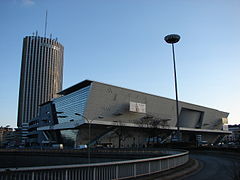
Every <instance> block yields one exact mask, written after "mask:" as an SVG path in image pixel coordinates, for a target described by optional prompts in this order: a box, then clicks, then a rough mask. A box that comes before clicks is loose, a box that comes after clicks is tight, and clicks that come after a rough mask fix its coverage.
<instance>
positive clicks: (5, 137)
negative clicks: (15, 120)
mask: <svg viewBox="0 0 240 180" xmlns="http://www.w3.org/2000/svg"><path fill="white" fill-rule="evenodd" d="M12 132H13V128H10V127H9V126H6V127H2V126H1V127H0V147H6V146H7V145H8V144H9V136H10V134H11V133H12Z"/></svg>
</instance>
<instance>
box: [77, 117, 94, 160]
mask: <svg viewBox="0 0 240 180" xmlns="http://www.w3.org/2000/svg"><path fill="white" fill-rule="evenodd" d="M75 115H77V116H81V117H83V118H84V119H85V120H87V122H88V164H90V162H91V161H90V160H91V157H90V141H91V123H92V122H93V120H90V119H88V118H87V117H85V116H84V115H82V114H80V113H75Z"/></svg>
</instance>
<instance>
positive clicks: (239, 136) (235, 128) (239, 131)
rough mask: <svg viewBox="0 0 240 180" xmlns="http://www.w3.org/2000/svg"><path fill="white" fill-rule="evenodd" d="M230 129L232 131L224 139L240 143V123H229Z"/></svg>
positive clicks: (228, 141) (227, 141)
mask: <svg viewBox="0 0 240 180" xmlns="http://www.w3.org/2000/svg"><path fill="white" fill-rule="evenodd" d="M228 129H229V131H231V132H232V133H231V134H229V135H228V136H226V137H225V138H224V140H223V141H224V142H226V143H234V144H237V145H240V124H235V125H229V126H228Z"/></svg>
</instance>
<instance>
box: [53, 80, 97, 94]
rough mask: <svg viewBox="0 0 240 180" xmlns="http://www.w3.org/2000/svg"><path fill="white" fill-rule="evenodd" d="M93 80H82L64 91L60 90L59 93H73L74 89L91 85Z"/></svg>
mask: <svg viewBox="0 0 240 180" xmlns="http://www.w3.org/2000/svg"><path fill="white" fill-rule="evenodd" d="M92 82H93V81H90V80H84V81H82V82H80V83H78V84H75V85H73V86H71V87H69V88H67V89H64V90H63V91H61V92H59V93H58V94H60V95H67V94H70V93H72V92H74V91H77V90H79V89H81V88H84V87H87V86H89V85H90V84H91V83H92Z"/></svg>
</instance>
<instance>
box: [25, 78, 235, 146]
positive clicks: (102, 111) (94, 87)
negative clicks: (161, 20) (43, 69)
mask: <svg viewBox="0 0 240 180" xmlns="http://www.w3.org/2000/svg"><path fill="white" fill-rule="evenodd" d="M59 95H60V96H61V97H58V98H55V99H53V100H52V101H49V102H47V103H45V104H43V105H42V106H41V111H40V112H41V113H40V115H39V116H38V117H37V118H35V119H33V120H32V121H31V122H30V135H31V136H32V140H33V141H32V142H34V138H35V142H36V143H38V144H45V145H47V144H49V145H50V144H54V143H59V144H64V146H65V147H66V146H67V147H72V148H73V147H78V146H80V145H84V144H90V145H91V146H101V145H108V146H111V147H146V146H149V145H151V144H155V143H164V142H166V141H169V140H173V139H174V133H175V132H176V130H177V127H176V123H177V117H176V106H175V100H172V99H169V98H164V97H160V96H156V95H152V94H147V93H143V92H138V91H135V90H130V89H126V88H121V87H117V86H113V85H108V84H104V83H100V82H96V81H89V80H85V81H82V82H80V83H78V84H76V85H74V86H72V87H69V88H67V89H65V90H63V91H61V92H60V93H59ZM179 107H180V108H179V109H180V111H179V112H180V114H179V116H180V122H179V125H180V131H181V134H182V140H183V141H185V142H193V143H194V142H196V139H197V138H198V137H201V140H203V141H205V142H206V141H207V142H209V143H214V142H216V141H218V140H219V139H221V138H222V137H223V136H225V135H226V134H229V133H230V132H229V131H227V130H223V125H224V124H225V123H226V122H227V117H228V113H226V112H223V111H218V110H216V109H212V108H207V107H203V106H199V105H194V104H190V103H186V102H181V101H180V102H179ZM40 132H41V133H42V135H39V133H40ZM37 137H38V138H37ZM36 138H37V141H36ZM30 139H31V138H30ZM198 139H199V138H198Z"/></svg>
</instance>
